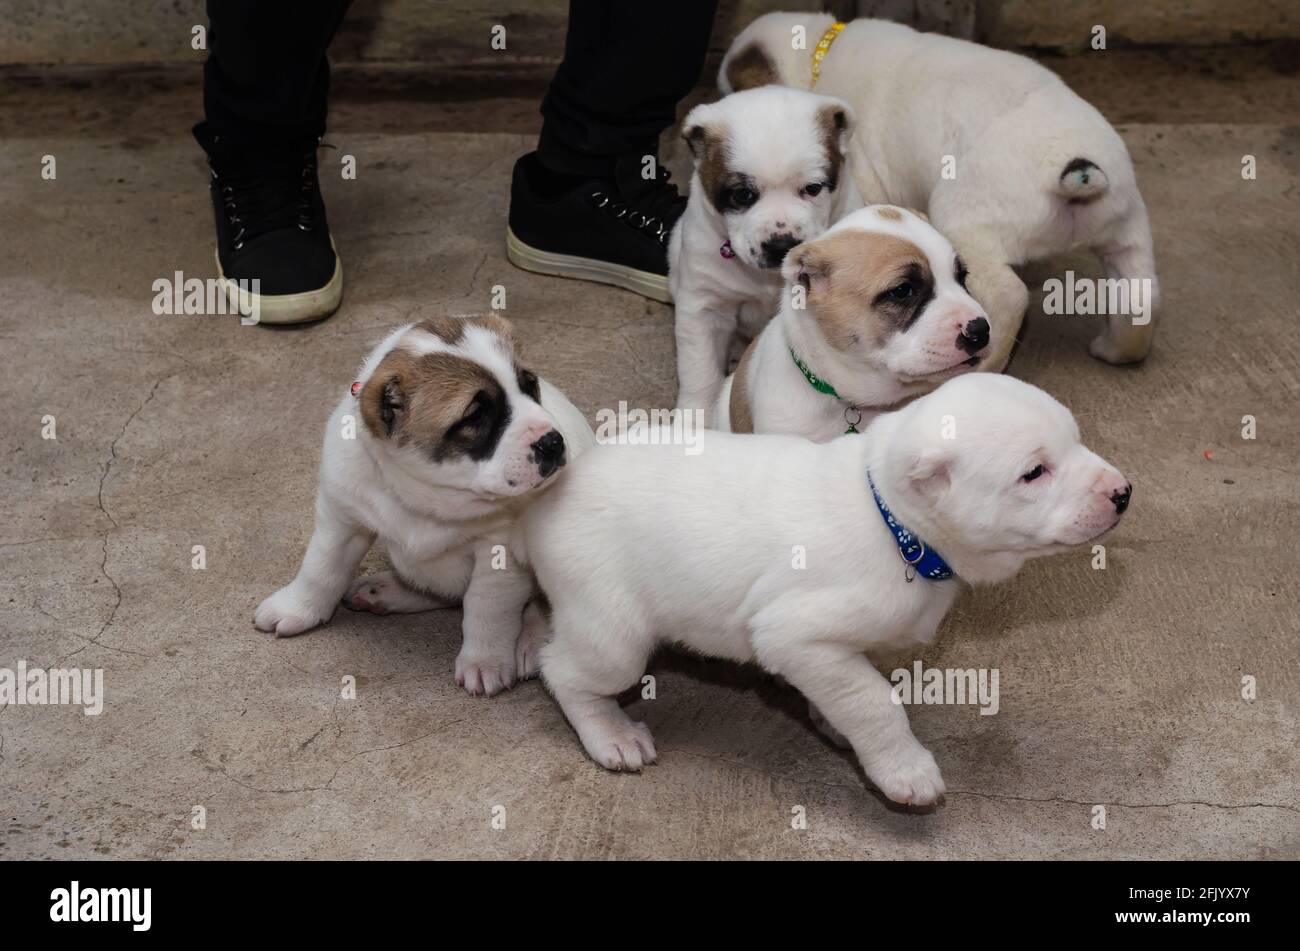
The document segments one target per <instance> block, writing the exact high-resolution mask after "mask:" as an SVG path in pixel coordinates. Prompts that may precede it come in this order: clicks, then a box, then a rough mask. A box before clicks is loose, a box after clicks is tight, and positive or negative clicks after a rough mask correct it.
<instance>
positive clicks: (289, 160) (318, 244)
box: [194, 123, 343, 324]
mask: <svg viewBox="0 0 1300 951" xmlns="http://www.w3.org/2000/svg"><path fill="white" fill-rule="evenodd" d="M194 137H195V138H196V139H198V141H199V144H200V145H202V146H203V149H204V151H205V152H207V153H208V166H209V167H210V168H211V170H212V185H211V190H212V208H213V211H214V212H215V213H216V218H217V276H218V278H219V280H220V282H221V287H222V289H223V290H224V291H225V293H226V296H227V298H228V299H229V300H230V302H231V303H232V304H233V305H234V306H235V307H236V308H237V309H238V310H239V312H240V313H244V314H248V313H250V312H251V313H252V314H255V315H256V316H257V318H258V320H259V322H261V323H267V324H296V323H302V322H304V321H308V320H319V319H320V318H322V317H326V316H328V315H330V314H332V313H333V312H334V311H335V310H336V309H337V308H338V306H339V301H340V300H342V298H343V266H342V264H341V263H340V262H339V259H338V255H337V254H335V253H334V242H333V241H332V240H331V239H330V232H329V224H328V223H327V222H326V220H325V202H324V200H323V199H322V198H321V194H320V183H319V182H318V181H317V177H316V149H317V147H318V145H319V143H318V142H317V141H316V140H315V139H312V140H308V141H305V142H301V143H298V144H296V145H294V146H288V147H284V148H277V149H256V148H248V147H243V148H241V147H238V146H236V145H235V144H234V143H233V142H230V141H228V140H226V139H224V138H223V137H221V136H213V135H210V134H209V133H208V132H207V130H206V129H205V127H204V126H203V125H202V124H201V123H200V124H199V125H198V126H196V127H195V129H194ZM254 279H256V280H257V281H258V282H259V284H258V286H257V291H256V292H255V293H254V292H253V291H252V289H251V286H250V285H249V284H247V283H244V282H250V281H252V280H254Z"/></svg>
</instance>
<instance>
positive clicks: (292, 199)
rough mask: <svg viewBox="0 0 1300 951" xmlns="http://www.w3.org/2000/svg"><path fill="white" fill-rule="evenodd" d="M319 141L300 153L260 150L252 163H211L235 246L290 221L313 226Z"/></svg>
mask: <svg viewBox="0 0 1300 951" xmlns="http://www.w3.org/2000/svg"><path fill="white" fill-rule="evenodd" d="M317 144H318V143H313V144H312V145H311V147H310V149H309V150H308V151H307V152H305V153H303V154H295V153H293V152H289V153H284V154H281V155H277V156H274V157H270V158H267V157H261V156H259V159H258V161H257V162H255V163H254V162H241V163H225V162H223V163H221V164H222V168H221V170H220V171H218V168H217V165H216V163H213V164H212V166H211V168H212V178H213V181H214V182H216V183H217V185H218V187H219V191H220V194H221V204H222V208H223V210H224V211H225V215H226V220H227V221H228V222H229V223H230V226H231V227H232V228H233V229H235V230H234V235H233V237H232V239H231V243H232V245H233V246H234V248H235V250H237V251H238V250H239V249H241V248H243V246H244V243H245V242H246V241H248V240H249V239H251V238H255V237H257V236H258V235H261V234H266V233H267V232H270V231H277V230H279V229H281V228H288V227H294V226H296V227H297V228H299V229H300V230H302V231H311V230H313V229H314V228H315V227H316V208H315V202H314V197H315V191H316V174H317V173H316V148H317Z"/></svg>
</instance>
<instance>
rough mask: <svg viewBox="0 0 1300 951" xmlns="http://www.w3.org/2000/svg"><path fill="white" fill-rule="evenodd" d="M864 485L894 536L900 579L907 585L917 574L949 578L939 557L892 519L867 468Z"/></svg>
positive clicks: (940, 578) (932, 578)
mask: <svg viewBox="0 0 1300 951" xmlns="http://www.w3.org/2000/svg"><path fill="white" fill-rule="evenodd" d="M867 484H868V485H869V486H871V495H872V497H873V498H875V500H876V508H877V509H879V510H880V517H881V518H883V519H884V520H885V525H886V527H888V529H889V532H890V534H891V535H893V536H894V542H895V544H897V545H898V554H899V557H901V558H902V559H903V564H904V565H905V566H906V567H904V568H903V580H904V581H906V582H907V583H908V584H911V583H912V580H913V579H914V578H916V577H918V576H919V577H921V578H924V579H925V580H926V581H944V580H946V579H948V578H951V577H953V570H952V568H951V567H949V565H948V563H947V562H946V561H944V560H943V557H942V556H941V555H940V554H939V553H938V552H937V551H935V550H934V549H933V548H931V547H930V546H929V545H927V544H926V543H925V542H923V541H921V539H919V538H917V537H916V536H915V535H913V534H912V533H911V532H910V531H908V530H907V527H906V526H905V525H903V523H902V522H900V521H899V520H898V519H896V518H894V513H893V512H891V511H889V507H888V506H887V505H885V500H884V499H882V498H881V497H880V491H879V490H878V489H877V488H876V481H875V480H874V479H873V478H871V470H870V469H868V470H867Z"/></svg>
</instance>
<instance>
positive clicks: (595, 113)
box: [203, 0, 717, 176]
mask: <svg viewBox="0 0 1300 951" xmlns="http://www.w3.org/2000/svg"><path fill="white" fill-rule="evenodd" d="M207 6H208V24H209V26H208V49H209V55H208V61H207V63H206V64H205V66H204V69H203V108H204V112H205V115H206V120H207V123H206V124H207V131H208V133H209V134H210V135H220V136H223V137H224V138H226V139H228V140H231V141H234V142H239V143H249V144H263V145H275V144H279V143H289V142H298V141H301V140H302V139H306V138H314V137H316V136H320V135H323V134H324V133H325V114H326V103H327V101H328V99H329V75H330V74H329V62H328V60H327V59H326V55H325V51H326V50H327V49H328V47H329V44H330V41H331V40H332V39H333V38H334V34H335V32H336V31H337V30H338V27H339V24H340V23H341V22H342V20H343V15H344V13H346V12H347V8H348V0H309V2H304V3H293V4H289V3H279V2H272V0H208V5H207ZM716 7H717V0H570V2H569V30H568V34H567V36H566V38H565V42H564V61H563V62H562V63H561V64H560V67H559V69H557V70H556V72H555V78H554V80H552V82H551V87H550V90H549V92H547V94H546V98H545V99H544V100H543V101H542V116H543V117H544V122H543V126H542V134H541V138H540V140H539V143H538V151H539V153H540V158H541V160H542V163H543V164H544V165H546V166H547V167H548V168H550V169H551V170H553V171H556V172H561V173H565V174H574V175H596V176H599V175H605V174H608V173H609V172H610V171H611V170H612V166H613V160H614V159H615V158H616V157H618V156H621V155H644V154H650V153H654V152H655V151H656V144H657V139H658V136H659V133H660V132H662V131H663V130H664V129H666V128H668V127H669V126H670V125H672V123H673V120H674V118H675V110H676V106H677V103H678V102H679V101H680V100H681V99H682V97H684V96H685V95H686V94H687V93H688V92H690V90H691V87H692V86H694V85H695V83H696V82H697V81H698V79H699V76H700V70H701V68H702V67H703V65H704V56H705V53H706V51H707V49H708V43H709V30H710V28H711V26H712V23H713V14H714V10H715V9H716Z"/></svg>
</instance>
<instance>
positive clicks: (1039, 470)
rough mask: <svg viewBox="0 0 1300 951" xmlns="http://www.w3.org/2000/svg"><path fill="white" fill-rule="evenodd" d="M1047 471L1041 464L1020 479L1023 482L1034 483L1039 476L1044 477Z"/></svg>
mask: <svg viewBox="0 0 1300 951" xmlns="http://www.w3.org/2000/svg"><path fill="white" fill-rule="evenodd" d="M1046 471H1047V470H1046V469H1044V468H1043V466H1042V464H1041V463H1040V464H1038V465H1036V466H1034V467H1033V468H1032V469H1030V470H1029V471H1028V472H1026V473H1025V474H1024V475H1022V476H1021V477H1020V478H1021V479H1022V480H1024V481H1025V482H1033V481H1034V480H1035V479H1037V478H1038V477H1039V476H1041V475H1042V474H1043V473H1045V472H1046Z"/></svg>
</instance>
